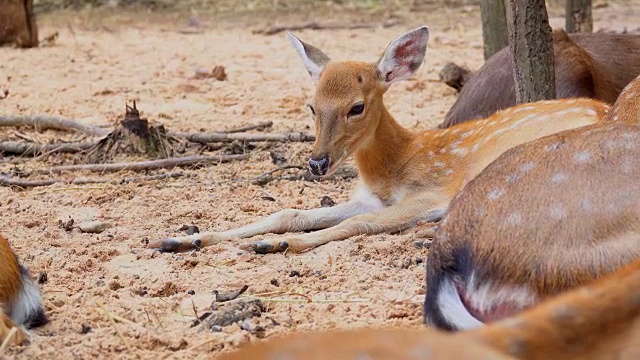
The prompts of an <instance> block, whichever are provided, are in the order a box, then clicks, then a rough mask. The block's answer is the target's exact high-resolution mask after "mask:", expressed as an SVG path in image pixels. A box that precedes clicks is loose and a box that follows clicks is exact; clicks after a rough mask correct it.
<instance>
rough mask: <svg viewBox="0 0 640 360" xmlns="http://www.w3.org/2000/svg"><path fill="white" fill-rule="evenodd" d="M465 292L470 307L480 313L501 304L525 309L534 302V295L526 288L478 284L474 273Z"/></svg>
mask: <svg viewBox="0 0 640 360" xmlns="http://www.w3.org/2000/svg"><path fill="white" fill-rule="evenodd" d="M466 292H467V299H468V300H469V302H470V303H471V306H473V307H474V308H475V309H477V310H479V311H480V312H482V313H487V312H489V311H491V310H492V309H494V308H495V307H496V306H498V305H500V304H503V303H513V304H515V305H516V306H518V307H521V308H525V307H528V306H530V305H532V304H533V303H534V302H535V300H536V294H535V293H534V292H533V291H532V290H531V289H530V288H529V287H528V286H524V285H523V286H513V285H497V284H495V283H493V282H491V281H483V282H482V283H478V281H477V278H476V275H475V273H472V274H471V276H470V277H469V281H468V283H467V289H466Z"/></svg>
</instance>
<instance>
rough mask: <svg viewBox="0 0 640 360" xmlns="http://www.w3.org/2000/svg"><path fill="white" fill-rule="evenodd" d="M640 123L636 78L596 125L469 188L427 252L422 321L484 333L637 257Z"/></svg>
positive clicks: (518, 155) (545, 141)
mask: <svg viewBox="0 0 640 360" xmlns="http://www.w3.org/2000/svg"><path fill="white" fill-rule="evenodd" d="M639 122H640V77H637V78H636V79H635V80H634V81H632V82H631V83H630V84H629V85H628V86H627V87H626V88H625V89H624V90H623V91H622V93H621V94H620V96H619V98H618V100H617V101H616V103H615V104H614V106H613V108H612V109H611V111H609V113H608V114H607V116H606V118H605V119H604V121H603V123H600V124H595V125H591V126H586V127H582V128H578V129H573V130H568V131H565V132H561V133H557V134H554V135H551V136H548V137H545V138H542V139H538V140H536V141H532V142H530V143H526V144H523V145H520V146H517V147H514V148H512V149H510V150H508V151H506V152H505V153H504V154H503V155H501V156H500V157H498V158H497V159H496V160H495V161H494V162H493V163H492V164H490V165H489V166H487V168H486V169H485V170H484V171H483V172H482V173H481V174H480V175H478V176H477V177H476V178H475V179H473V180H472V181H470V182H469V183H468V184H467V186H466V187H465V188H464V190H463V191H461V192H460V193H459V194H458V195H457V196H456V198H455V199H454V200H453V201H452V202H451V205H450V206H449V210H448V213H447V215H446V216H445V217H444V219H443V220H442V221H441V222H440V224H439V230H438V231H437V232H436V238H435V240H434V243H433V245H432V246H431V249H430V250H429V255H428V258H427V277H426V283H427V294H426V298H425V305H424V316H425V321H426V323H428V324H431V325H435V326H437V327H439V328H441V329H446V330H459V329H469V328H474V327H478V326H482V325H483V324H485V323H488V322H492V321H495V320H497V319H500V318H503V317H506V316H509V315H513V314H515V313H517V312H520V311H522V310H524V309H527V308H529V307H531V306H534V305H535V304H536V303H538V302H540V301H542V300H544V299H546V298H549V297H552V296H555V295H557V294H558V293H560V292H563V291H566V290H568V289H571V288H574V287H576V286H579V285H582V284H585V283H588V282H590V281H592V280H593V279H594V278H597V277H600V276H603V275H605V274H608V273H610V272H613V271H615V270H616V269H618V268H620V267H621V266H624V265H626V264H628V263H630V262H632V261H633V260H635V259H637V258H638V257H640V129H639V126H638V124H639ZM638 305H639V306H640V303H639V304H638Z"/></svg>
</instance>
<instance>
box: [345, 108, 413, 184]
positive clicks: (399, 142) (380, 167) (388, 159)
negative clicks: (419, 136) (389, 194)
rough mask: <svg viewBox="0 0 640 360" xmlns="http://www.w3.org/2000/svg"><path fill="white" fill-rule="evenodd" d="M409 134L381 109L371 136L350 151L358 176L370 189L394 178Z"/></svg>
mask: <svg viewBox="0 0 640 360" xmlns="http://www.w3.org/2000/svg"><path fill="white" fill-rule="evenodd" d="M413 136H414V135H413V134H412V133H411V132H410V131H409V130H407V129H405V128H404V127H402V126H401V125H400V124H398V122H397V121H396V120H395V119H394V118H393V116H391V114H389V112H388V111H387V109H386V108H384V107H383V108H382V111H381V112H380V119H379V121H378V126H377V128H376V129H375V132H374V133H373V138H372V139H370V140H369V141H367V143H366V144H365V145H363V146H362V147H360V148H359V149H358V150H357V151H356V152H355V154H354V158H355V161H356V166H357V167H358V172H359V174H360V177H361V178H362V180H363V181H364V182H365V184H367V186H368V187H370V188H371V189H372V190H373V189H375V188H378V187H379V186H385V185H387V184H388V183H389V182H390V181H393V180H394V179H396V178H397V176H398V171H399V167H400V160H401V159H402V157H403V155H404V153H405V152H406V150H407V147H408V146H409V144H410V142H411V140H412V139H413Z"/></svg>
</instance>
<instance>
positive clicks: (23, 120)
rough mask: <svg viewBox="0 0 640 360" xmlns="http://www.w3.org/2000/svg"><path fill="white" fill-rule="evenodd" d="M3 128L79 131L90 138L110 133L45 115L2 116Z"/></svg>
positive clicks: (0, 122) (0, 116)
mask: <svg viewBox="0 0 640 360" xmlns="http://www.w3.org/2000/svg"><path fill="white" fill-rule="evenodd" d="M2 126H16V127H19V126H28V127H32V128H35V129H36V130H38V131H44V130H49V129H53V130H63V131H77V132H81V133H83V134H85V135H89V136H104V135H107V134H108V133H109V132H110V131H109V130H108V129H104V128H99V127H95V126H91V125H83V124H81V123H79V122H77V121H74V120H70V119H65V118H63V117H59V116H45V115H24V116H23V115H20V116H7V115H0V127H2Z"/></svg>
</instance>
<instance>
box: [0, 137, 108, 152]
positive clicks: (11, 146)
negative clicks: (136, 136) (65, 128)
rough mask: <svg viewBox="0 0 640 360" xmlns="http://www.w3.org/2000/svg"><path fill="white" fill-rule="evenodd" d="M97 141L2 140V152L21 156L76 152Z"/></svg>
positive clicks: (0, 145) (0, 149)
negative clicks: (28, 141)
mask: <svg viewBox="0 0 640 360" xmlns="http://www.w3.org/2000/svg"><path fill="white" fill-rule="evenodd" d="M95 144H96V143H94V142H86V143H84V142H76V143H59V144H37V143H24V142H17V141H3V142H0V153H5V154H15V155H20V156H37V155H40V154H42V153H50V154H53V153H59V152H65V153H75V152H80V151H84V150H87V149H90V148H91V147H92V146H94V145H95Z"/></svg>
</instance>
